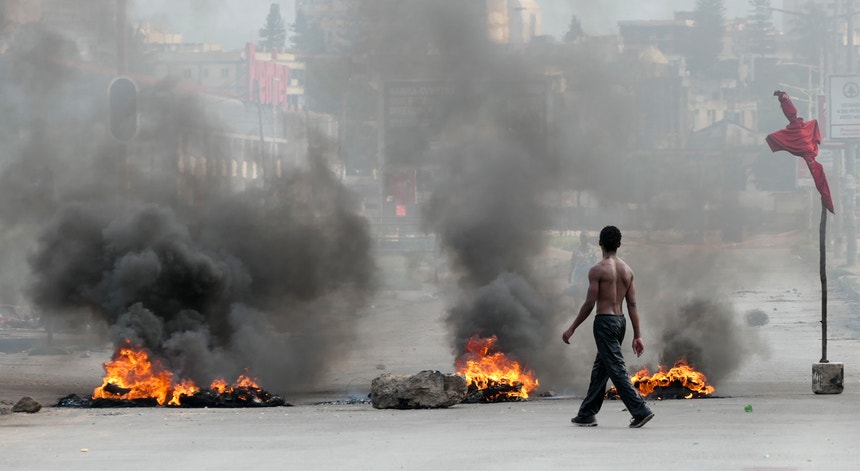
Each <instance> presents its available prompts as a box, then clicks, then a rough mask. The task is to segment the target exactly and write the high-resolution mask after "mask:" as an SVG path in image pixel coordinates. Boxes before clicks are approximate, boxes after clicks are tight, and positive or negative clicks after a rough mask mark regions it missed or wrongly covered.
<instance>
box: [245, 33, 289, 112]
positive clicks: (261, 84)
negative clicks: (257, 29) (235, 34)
mask: <svg viewBox="0 0 860 471" xmlns="http://www.w3.org/2000/svg"><path fill="white" fill-rule="evenodd" d="M277 60H278V51H273V52H272V58H271V60H267V61H262V60H257V51H256V47H255V46H254V45H253V44H248V46H247V47H246V48H245V64H246V66H247V69H248V101H250V102H251V103H262V104H264V105H272V104H273V105H276V106H282V107H286V106H287V104H288V100H287V85H288V84H289V82H290V68H289V66H287V65H286V64H280V63H278V62H277Z"/></svg>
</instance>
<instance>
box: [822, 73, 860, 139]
mask: <svg viewBox="0 0 860 471" xmlns="http://www.w3.org/2000/svg"><path fill="white" fill-rule="evenodd" d="M829 80H830V100H828V109H829V111H830V119H829V120H828V125H829V132H828V133H827V137H828V138H829V139H835V140H860V75H831V76H830V77H829Z"/></svg>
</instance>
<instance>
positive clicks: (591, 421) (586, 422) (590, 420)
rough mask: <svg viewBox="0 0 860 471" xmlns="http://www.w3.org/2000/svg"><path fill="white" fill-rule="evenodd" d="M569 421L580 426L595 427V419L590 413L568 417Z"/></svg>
mask: <svg viewBox="0 0 860 471" xmlns="http://www.w3.org/2000/svg"><path fill="white" fill-rule="evenodd" d="M570 421H571V422H573V423H574V424H576V425H579V426H580V427H597V419H595V418H594V416H593V415H590V416H588V417H582V416H579V415H577V416H576V417H574V418H572V419H570Z"/></svg>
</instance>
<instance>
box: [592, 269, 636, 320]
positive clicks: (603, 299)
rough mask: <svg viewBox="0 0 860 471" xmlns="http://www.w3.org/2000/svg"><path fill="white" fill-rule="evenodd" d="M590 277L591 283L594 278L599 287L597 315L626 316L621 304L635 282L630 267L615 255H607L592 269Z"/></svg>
mask: <svg viewBox="0 0 860 471" xmlns="http://www.w3.org/2000/svg"><path fill="white" fill-rule="evenodd" d="M588 277H589V282H591V281H592V280H591V278H592V277H595V278H596V280H595V282H594V284H596V285H597V299H596V303H597V313H598V314H616V315H619V316H621V315H624V309H623V307H622V305H621V302H622V301H623V300H624V298H626V297H627V292H628V289H629V288H630V285H631V282H632V281H633V270H631V269H630V266H629V265H627V263H625V262H624V260H621V259H620V258H618V257H616V256H615V255H607V256H606V257H605V258H604V259H603V260H601V261H599V262H597V263H596V264H595V265H594V266H593V267H591V270H589V272H588ZM591 284H592V283H589V285H591Z"/></svg>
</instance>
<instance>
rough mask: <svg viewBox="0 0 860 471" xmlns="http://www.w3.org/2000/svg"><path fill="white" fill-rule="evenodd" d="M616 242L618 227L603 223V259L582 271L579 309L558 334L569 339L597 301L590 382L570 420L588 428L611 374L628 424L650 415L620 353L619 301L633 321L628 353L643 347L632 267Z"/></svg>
mask: <svg viewBox="0 0 860 471" xmlns="http://www.w3.org/2000/svg"><path fill="white" fill-rule="evenodd" d="M620 245H621V231H619V230H618V228H617V227H615V226H606V227H604V228H603V230H601V231H600V248H601V249H602V251H603V259H602V260H601V261H599V262H597V263H596V264H595V265H594V266H593V267H591V270H589V271H588V292H587V293H586V297H585V302H583V303H582V307H581V308H580V309H579V315H577V316H576V319H574V321H573V324H571V325H570V327H569V328H568V329H567V330H566V331H564V334H563V335H562V336H561V338H562V340H564V343H567V344H569V343H570V337H571V336H572V335H573V333H574V331H576V328H577V327H579V326H580V324H582V323H583V322H585V319H586V318H588V315H589V314H591V310H592V309H594V305H595V304H597V314H596V315H595V317H594V329H593V330H594V341H595V343H596V344H597V358H596V359H595V360H594V366H592V368H591V383H590V384H589V386H588V393H587V394H586V397H585V400H584V401H582V405H581V406H580V407H579V413H578V414H577V415H576V417H574V418H573V419H571V422H573V423H574V424H576V425H579V426H582V427H594V426H595V425H597V419H595V416H596V415H597V413H598V412H600V407H601V406H602V405H603V397H604V395H605V394H606V382H607V381H608V380H609V379H612V384H613V385H615V389H616V390H617V391H618V394H619V395H620V396H621V400H622V401H623V402H624V405H625V406H627V410H628V411H630V414H631V415H632V416H633V418H632V419H631V420H630V427H631V428H639V427H641V426H643V425H645V424H646V423H647V422H648V421H649V420H651V419H652V418H653V417H654V413H653V412H651V409H649V408H648V406H647V405H645V400H643V399H642V396H640V395H639V392H638V391H636V389H634V388H633V384H632V383H631V382H630V377H629V376H628V375H627V367H626V366H625V365H624V356H623V355H622V354H621V342H622V341H623V340H624V333H625V330H626V327H627V322H626V319H625V318H624V311H623V309H622V307H621V302H622V300H626V301H627V312H628V314H629V316H630V323H631V324H632V325H633V352H634V353H636V356H637V357H638V356H640V355H642V352H644V351H645V342H643V341H642V334H641V332H640V331H639V312H638V311H637V310H636V288H635V286H634V285H633V270H631V269H630V266H628V265H627V263H625V262H624V261H623V260H621V259H620V258H618V257H617V256H616V255H615V252H616V251H617V250H618V247H619V246H620Z"/></svg>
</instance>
